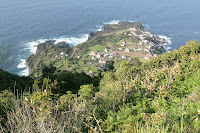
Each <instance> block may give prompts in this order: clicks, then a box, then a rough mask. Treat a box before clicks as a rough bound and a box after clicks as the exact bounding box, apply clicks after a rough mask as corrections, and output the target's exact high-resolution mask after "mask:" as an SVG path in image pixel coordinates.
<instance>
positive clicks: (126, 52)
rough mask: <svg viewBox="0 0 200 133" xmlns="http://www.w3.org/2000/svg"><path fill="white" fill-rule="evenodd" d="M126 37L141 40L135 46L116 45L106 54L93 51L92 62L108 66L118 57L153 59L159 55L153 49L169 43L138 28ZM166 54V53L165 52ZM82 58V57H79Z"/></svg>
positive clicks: (132, 29)
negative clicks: (110, 61)
mask: <svg viewBox="0 0 200 133" xmlns="http://www.w3.org/2000/svg"><path fill="white" fill-rule="evenodd" d="M124 35H128V36H129V37H133V38H134V37H137V38H139V42H138V43H136V44H133V45H128V44H127V42H126V41H125V40H123V42H122V43H121V45H115V49H112V48H110V47H106V48H105V49H104V52H98V51H97V50H92V51H90V53H89V56H91V60H93V61H94V60H96V61H98V62H99V64H106V61H107V60H111V59H114V58H115V57H117V58H118V59H122V60H123V59H129V60H131V57H137V56H139V57H142V58H144V59H146V60H148V59H151V58H152V57H156V56H157V54H156V53H154V52H153V51H152V47H155V46H158V47H160V45H163V44H166V43H167V41H166V40H164V39H162V38H159V37H157V36H156V35H154V34H152V33H151V32H148V31H138V30H137V28H136V27H133V28H130V32H129V33H124ZM146 38H150V39H151V40H152V41H150V40H147V39H146ZM154 40H156V42H158V44H155V43H154V42H153V41H154ZM163 52H164V51H163ZM79 58H80V57H79Z"/></svg>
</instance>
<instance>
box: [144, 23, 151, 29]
mask: <svg viewBox="0 0 200 133" xmlns="http://www.w3.org/2000/svg"><path fill="white" fill-rule="evenodd" d="M142 25H143V26H144V29H146V30H148V29H149V28H150V26H149V25H148V24H142Z"/></svg>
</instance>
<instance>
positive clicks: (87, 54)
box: [82, 51, 90, 58]
mask: <svg viewBox="0 0 200 133" xmlns="http://www.w3.org/2000/svg"><path fill="white" fill-rule="evenodd" d="M89 53H90V51H88V52H86V53H85V54H84V55H82V57H83V58H87V57H88V56H89Z"/></svg>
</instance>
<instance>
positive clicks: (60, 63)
mask: <svg viewBox="0 0 200 133" xmlns="http://www.w3.org/2000/svg"><path fill="white" fill-rule="evenodd" d="M54 66H55V67H56V68H60V67H62V66H63V63H62V62H56V63H55V64H54Z"/></svg>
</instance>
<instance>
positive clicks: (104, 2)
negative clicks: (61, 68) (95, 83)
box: [0, 0, 200, 75]
mask: <svg viewBox="0 0 200 133" xmlns="http://www.w3.org/2000/svg"><path fill="white" fill-rule="evenodd" d="M199 5H200V1H199V0H190V1H189V0H76V1H75V0H53V1H50V0H0V41H4V44H11V45H12V46H13V47H14V50H13V55H12V56H13V57H15V58H16V63H13V65H12V66H11V67H8V69H7V70H8V71H10V72H12V73H16V74H19V75H26V74H27V69H26V67H25V66H24V63H23V62H24V60H23V59H25V58H26V57H27V56H29V55H30V54H31V53H34V52H35V47H34V46H35V45H37V44H38V43H40V42H43V41H45V40H46V39H56V40H57V41H68V42H69V43H71V44H73V45H77V44H79V43H81V42H84V41H86V39H87V34H88V33H89V32H91V31H95V30H98V29H99V28H100V27H101V26H102V25H104V24H107V23H116V22H118V21H122V20H129V21H135V22H142V23H143V24H144V26H145V28H146V30H149V31H151V32H152V33H154V34H157V35H163V36H165V38H166V37H167V38H168V40H170V39H171V41H172V43H171V44H170V46H169V47H171V50H173V49H178V48H179V47H180V46H182V45H185V43H186V42H187V41H189V40H193V39H197V40H200V8H199Z"/></svg>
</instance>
